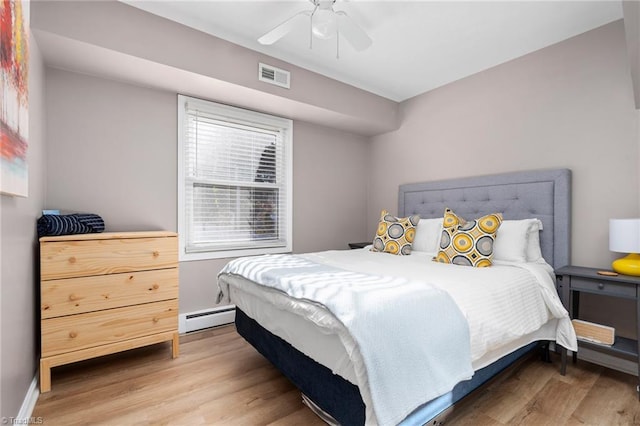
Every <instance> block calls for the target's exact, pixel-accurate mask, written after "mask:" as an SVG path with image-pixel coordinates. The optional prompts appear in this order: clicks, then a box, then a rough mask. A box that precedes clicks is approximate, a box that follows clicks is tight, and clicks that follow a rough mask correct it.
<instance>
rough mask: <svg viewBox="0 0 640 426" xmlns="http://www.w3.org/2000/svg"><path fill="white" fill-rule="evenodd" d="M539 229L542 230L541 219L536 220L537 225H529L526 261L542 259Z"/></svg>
mask: <svg viewBox="0 0 640 426" xmlns="http://www.w3.org/2000/svg"><path fill="white" fill-rule="evenodd" d="M540 231H542V221H540V220H538V226H531V229H530V230H529V238H528V243H527V262H538V261H540V259H542V249H541V248H540Z"/></svg>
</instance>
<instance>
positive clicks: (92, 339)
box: [41, 300, 178, 357]
mask: <svg viewBox="0 0 640 426" xmlns="http://www.w3.org/2000/svg"><path fill="white" fill-rule="evenodd" d="M41 324H42V356H43V357H47V356H52V355H57V354H61V353H65V352H72V351H76V350H79V349H86V348H91V347H95V346H99V345H106V344H109V343H116V342H122V341H124V340H127V339H133V338H136V337H141V336H149V335H152V334H156V333H161V332H163V331H171V330H176V329H177V328H178V301H177V300H166V301H162V302H155V303H146V304H144V305H138V306H128V307H126V308H116V309H109V310H106V311H98V312H89V313H86V314H79V315H72V316H66V317H58V318H49V319H45V320H42V322H41Z"/></svg>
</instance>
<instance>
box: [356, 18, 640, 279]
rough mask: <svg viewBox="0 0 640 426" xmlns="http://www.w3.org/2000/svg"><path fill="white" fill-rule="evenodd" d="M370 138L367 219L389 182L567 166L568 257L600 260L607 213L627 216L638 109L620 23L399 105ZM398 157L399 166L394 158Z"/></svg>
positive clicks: (387, 202) (392, 197)
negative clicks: (394, 122) (394, 121)
mask: <svg viewBox="0 0 640 426" xmlns="http://www.w3.org/2000/svg"><path fill="white" fill-rule="evenodd" d="M400 114H401V120H402V125H401V127H400V129H399V130H397V131H395V132H392V133H388V134H385V135H381V136H377V137H374V138H372V143H371V158H372V159H371V164H370V165H369V169H370V170H371V171H380V170H384V173H380V172H378V173H371V174H370V190H369V204H368V205H369V207H368V209H367V212H368V223H369V227H373V226H374V225H375V223H376V220H377V214H378V211H379V210H380V209H381V208H390V209H394V210H395V208H396V207H395V206H396V205H397V201H396V200H397V194H396V193H397V187H398V185H399V184H402V183H408V182H417V181H425V180H437V179H446V178H452V177H462V176H474V175H481V174H491V173H498V172H507V171H514V170H526V169H544V168H552V167H567V168H569V169H571V170H572V171H573V205H572V207H573V228H572V231H573V238H572V251H573V252H572V262H573V264H576V265H585V266H594V267H610V262H611V260H612V259H613V258H614V257H616V255H615V254H613V253H610V252H609V249H608V220H609V218H614V217H636V216H638V214H639V209H638V206H639V199H638V188H639V187H638V158H639V157H638V149H639V141H638V130H637V129H638V113H637V111H636V110H635V107H634V99H633V89H632V85H631V76H630V71H629V63H628V58H627V52H626V45H625V34H624V28H623V25H622V21H617V22H614V23H611V24H608V25H605V26H603V27H600V28H598V29H595V30H593V31H589V32H587V33H585V34H582V35H579V36H577V37H574V38H571V39H569V40H566V41H564V42H562V43H558V44H556V45H553V46H550V47H548V48H545V49H542V50H540V51H537V52H534V53H531V54H529V55H526V56H523V57H521V58H519V59H515V60H513V61H510V62H508V63H505V64H502V65H499V66H496V67H494V68H491V69H489V70H486V71H484V72H481V73H478V74H475V75H473V76H470V77H467V78H465V79H462V80H459V81H457V82H454V83H452V84H449V85H447V86H444V87H441V88H439V89H436V90H433V91H431V92H428V93H425V94H423V95H421V96H418V97H415V98H412V99H410V100H408V101H405V102H404V103H402V104H401V113H400ZM397 158H401V166H400V167H398V166H397Z"/></svg>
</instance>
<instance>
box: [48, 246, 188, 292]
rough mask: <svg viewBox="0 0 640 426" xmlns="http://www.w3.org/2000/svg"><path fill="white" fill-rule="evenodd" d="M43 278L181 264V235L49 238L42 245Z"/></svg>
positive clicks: (139, 269) (172, 266) (147, 268)
mask: <svg viewBox="0 0 640 426" xmlns="http://www.w3.org/2000/svg"><path fill="white" fill-rule="evenodd" d="M40 265H41V280H42V281H46V280H52V279H59V278H72V277H82V276H89V275H102V274H116V273H122V272H132V271H143V270H150V269H163V268H174V267H177V266H178V239H177V237H161V238H123V239H96V240H70V241H48V242H44V243H42V244H41V248H40Z"/></svg>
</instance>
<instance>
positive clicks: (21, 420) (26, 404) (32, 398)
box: [13, 371, 40, 425]
mask: <svg viewBox="0 0 640 426" xmlns="http://www.w3.org/2000/svg"><path fill="white" fill-rule="evenodd" d="M38 376H39V371H36V375H35V376H34V377H33V380H32V381H31V384H30V385H29V389H28V390H27V394H26V395H25V397H24V401H22V406H21V407H20V411H18V415H17V416H16V418H15V419H14V422H13V424H17V425H26V424H30V423H33V421H29V419H30V418H31V414H33V409H34V408H35V407H36V402H38V397H39V396H40V388H39V387H38Z"/></svg>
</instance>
